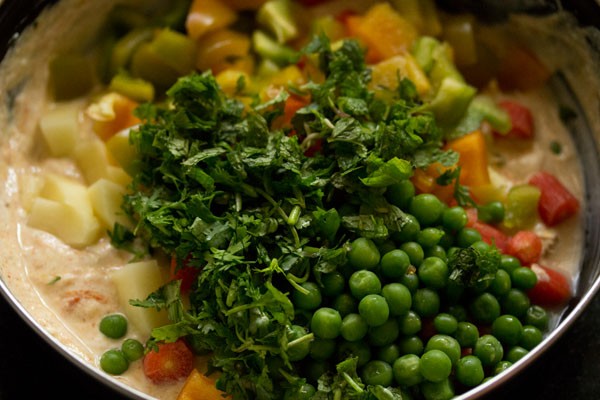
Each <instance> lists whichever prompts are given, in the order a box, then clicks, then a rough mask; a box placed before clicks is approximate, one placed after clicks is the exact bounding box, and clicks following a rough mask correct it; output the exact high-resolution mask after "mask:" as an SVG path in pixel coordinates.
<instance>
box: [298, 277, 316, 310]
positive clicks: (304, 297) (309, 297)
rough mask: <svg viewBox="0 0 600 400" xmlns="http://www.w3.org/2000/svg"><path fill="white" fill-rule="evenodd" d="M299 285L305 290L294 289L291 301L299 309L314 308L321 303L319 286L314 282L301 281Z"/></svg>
mask: <svg viewBox="0 0 600 400" xmlns="http://www.w3.org/2000/svg"><path fill="white" fill-rule="evenodd" d="M300 286H301V287H302V288H303V289H304V290H306V291H307V293H304V292H301V291H300V290H298V289H295V290H294V292H293V293H292V302H293V303H294V305H295V306H296V307H297V308H299V309H301V310H315V309H317V308H319V306H320V305H321V301H322V297H321V291H320V290H319V286H318V285H317V284H316V283H314V282H310V281H307V282H303V283H302V284H300Z"/></svg>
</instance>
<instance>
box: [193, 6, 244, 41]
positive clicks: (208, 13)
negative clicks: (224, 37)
mask: <svg viewBox="0 0 600 400" xmlns="http://www.w3.org/2000/svg"><path fill="white" fill-rule="evenodd" d="M236 19H237V14H236V13H235V11H233V10H232V9H231V8H230V7H229V6H228V5H227V4H223V2H221V1H219V0H194V1H193V2H192V5H191V7H190V11H189V13H188V15H187V18H186V21H185V28H186V30H187V34H188V36H189V37H191V38H192V39H198V38H200V37H201V36H203V35H204V34H206V33H207V32H209V31H214V30H217V29H221V28H225V27H226V26H229V25H230V24H232V23H233V22H234V21H235V20H236Z"/></svg>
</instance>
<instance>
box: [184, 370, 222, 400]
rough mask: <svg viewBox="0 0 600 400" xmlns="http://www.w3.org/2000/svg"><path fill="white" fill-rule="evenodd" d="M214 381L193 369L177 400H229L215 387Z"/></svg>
mask: <svg viewBox="0 0 600 400" xmlns="http://www.w3.org/2000/svg"><path fill="white" fill-rule="evenodd" d="M215 384H216V381H215V379H213V378H212V377H210V376H206V375H204V374H203V373H201V372H199V371H198V370H197V369H193V370H192V372H191V373H190V375H189V376H188V378H187V379H186V381H185V383H184V385H183V388H182V389H181V392H179V395H178V396H177V400H199V399H202V400H222V399H230V398H231V397H230V396H225V393H224V392H222V391H220V390H219V389H217V388H216V387H215Z"/></svg>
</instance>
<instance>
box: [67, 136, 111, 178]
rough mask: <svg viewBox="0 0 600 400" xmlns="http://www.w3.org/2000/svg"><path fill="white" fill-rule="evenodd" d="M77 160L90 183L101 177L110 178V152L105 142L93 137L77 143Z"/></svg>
mask: <svg viewBox="0 0 600 400" xmlns="http://www.w3.org/2000/svg"><path fill="white" fill-rule="evenodd" d="M74 155H75V160H76V161H77V165H78V166H79V169H81V172H82V173H83V176H84V177H85V180H86V181H87V183H88V184H89V185H91V184H92V183H94V182H96V181H97V180H98V179H100V178H108V166H109V165H110V163H109V160H108V153H107V151H106V146H105V145H104V142H102V141H101V140H100V139H91V140H87V141H85V142H83V143H80V144H78V145H77V147H76V148H75V151H74Z"/></svg>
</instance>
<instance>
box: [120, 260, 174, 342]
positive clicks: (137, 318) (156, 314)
mask: <svg viewBox="0 0 600 400" xmlns="http://www.w3.org/2000/svg"><path fill="white" fill-rule="evenodd" d="M111 278H112V280H113V282H114V283H115V286H116V287H117V292H118V293H119V302H120V303H121V307H122V309H123V312H124V313H125V315H126V316H127V318H128V319H129V322H130V323H132V324H133V325H135V326H136V327H137V328H138V329H139V330H140V331H141V332H150V331H151V330H152V329H153V328H156V327H159V326H161V325H164V324H167V323H168V322H169V321H168V318H167V313H166V311H165V310H164V309H163V310H161V311H156V309H154V308H143V307H136V306H132V305H131V304H129V300H145V299H146V297H148V295H149V294H150V293H152V292H154V291H156V290H157V289H158V288H160V287H161V286H162V285H163V284H164V283H165V282H164V279H163V275H162V273H161V270H160V267H159V265H158V263H157V262H156V260H148V261H140V262H135V263H130V264H126V265H124V266H123V267H122V268H120V269H118V270H116V271H114V272H113V273H112V275H111Z"/></svg>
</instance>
